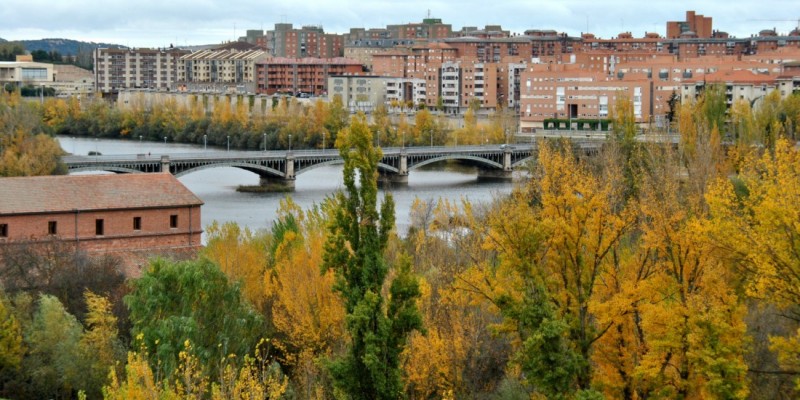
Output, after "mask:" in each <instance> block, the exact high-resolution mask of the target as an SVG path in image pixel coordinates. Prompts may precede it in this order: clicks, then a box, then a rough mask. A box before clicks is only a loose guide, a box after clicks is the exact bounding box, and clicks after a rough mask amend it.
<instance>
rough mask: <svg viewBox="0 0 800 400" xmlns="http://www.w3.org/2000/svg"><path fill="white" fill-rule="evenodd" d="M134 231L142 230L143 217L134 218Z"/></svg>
mask: <svg viewBox="0 0 800 400" xmlns="http://www.w3.org/2000/svg"><path fill="white" fill-rule="evenodd" d="M133 230H135V231H140V230H142V217H133Z"/></svg>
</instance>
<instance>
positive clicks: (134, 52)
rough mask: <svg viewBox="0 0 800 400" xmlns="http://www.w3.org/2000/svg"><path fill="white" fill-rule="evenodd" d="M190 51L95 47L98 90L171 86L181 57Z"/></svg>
mask: <svg viewBox="0 0 800 400" xmlns="http://www.w3.org/2000/svg"><path fill="white" fill-rule="evenodd" d="M186 54H189V51H187V50H180V49H109V48H98V49H95V51H94V80H95V90H96V91H97V92H102V93H117V92H118V91H119V90H121V89H155V90H168V89H169V88H170V87H171V86H172V84H173V82H175V80H176V79H177V77H178V75H177V74H178V59H179V58H180V57H181V56H184V55H186Z"/></svg>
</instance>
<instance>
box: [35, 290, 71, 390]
mask: <svg viewBox="0 0 800 400" xmlns="http://www.w3.org/2000/svg"><path fill="white" fill-rule="evenodd" d="M82 332H83V327H82V326H81V324H80V322H78V320H77V319H76V318H75V317H74V316H72V315H71V314H69V313H68V312H67V311H66V310H65V309H64V306H63V305H61V302H59V301H58V299H57V298H55V297H53V296H49V295H42V296H40V297H39V301H38V307H37V310H36V312H35V314H34V316H33V322H32V323H31V325H30V326H29V327H28V328H27V329H26V333H25V341H26V342H27V344H28V347H29V351H28V355H27V357H26V359H25V361H24V363H25V368H26V371H27V373H26V375H27V376H28V377H29V381H28V382H29V385H30V389H29V390H30V393H31V395H32V396H33V397H38V398H54V397H62V396H70V395H71V394H72V393H73V390H77V389H79V388H78V387H77V386H78V385H77V383H78V381H79V376H80V374H81V373H82V372H83V371H82V365H81V357H80V352H79V346H78V343H79V341H80V338H81V334H82Z"/></svg>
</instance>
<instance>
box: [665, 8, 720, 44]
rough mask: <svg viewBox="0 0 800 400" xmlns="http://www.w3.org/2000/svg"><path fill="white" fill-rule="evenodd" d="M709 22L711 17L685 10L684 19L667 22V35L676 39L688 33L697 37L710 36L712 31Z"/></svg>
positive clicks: (710, 22)
mask: <svg viewBox="0 0 800 400" xmlns="http://www.w3.org/2000/svg"><path fill="white" fill-rule="evenodd" d="M711 24H712V21H711V17H704V16H702V15H700V14H695V12H694V11H686V20H685V21H669V22H667V37H668V38H670V39H676V38H679V37H682V36H684V37H685V36H687V35H689V36H694V37H698V38H710V37H711V34H712V32H713V30H712V27H711Z"/></svg>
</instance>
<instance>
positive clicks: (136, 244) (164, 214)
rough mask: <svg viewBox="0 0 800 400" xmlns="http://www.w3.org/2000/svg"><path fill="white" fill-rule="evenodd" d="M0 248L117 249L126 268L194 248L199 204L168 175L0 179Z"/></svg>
mask: <svg viewBox="0 0 800 400" xmlns="http://www.w3.org/2000/svg"><path fill="white" fill-rule="evenodd" d="M0 198H2V199H3V201H2V202H0V245H13V244H21V243H31V242H37V241H44V240H47V239H59V240H61V241H63V242H65V243H70V244H73V245H74V248H75V249H76V250H80V251H84V252H86V253H88V254H90V255H92V254H105V253H114V254H118V255H119V256H120V257H121V258H122V259H123V263H124V264H125V266H126V269H127V271H128V273H133V274H136V273H138V272H139V270H140V268H141V267H142V265H143V264H144V263H145V262H146V260H147V258H148V257H150V256H152V255H156V254H160V253H176V252H178V253H186V252H188V253H193V252H194V251H196V250H197V249H198V248H199V247H200V246H201V242H200V240H201V238H200V236H201V234H202V232H203V231H202V226H201V221H200V206H202V204H203V202H202V201H201V200H200V199H199V198H198V197H197V196H195V195H194V194H193V193H192V192H191V191H189V189H187V188H186V187H185V186H183V184H181V183H180V182H179V181H178V180H177V179H176V178H175V177H174V176H172V175H170V174H124V175H72V176H39V177H21V178H3V179H0Z"/></svg>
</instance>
